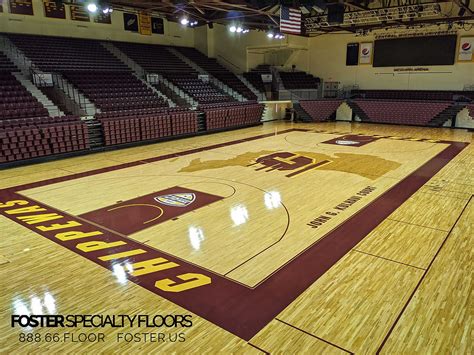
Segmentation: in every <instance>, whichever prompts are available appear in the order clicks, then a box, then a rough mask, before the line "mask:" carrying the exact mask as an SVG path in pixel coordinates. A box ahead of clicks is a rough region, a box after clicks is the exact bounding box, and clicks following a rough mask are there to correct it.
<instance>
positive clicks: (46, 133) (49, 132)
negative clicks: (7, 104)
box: [0, 116, 89, 163]
mask: <svg viewBox="0 0 474 355" xmlns="http://www.w3.org/2000/svg"><path fill="white" fill-rule="evenodd" d="M0 143H1V150H0V163H5V162H11V161H17V160H23V159H30V158H36V157H42V156H47V155H51V154H60V153H67V152H72V151H77V150H83V149H88V148H89V139H88V130H87V125H86V124H84V123H83V122H82V121H81V120H80V118H79V117H77V116H63V117H38V118H27V119H16V120H1V121H0Z"/></svg>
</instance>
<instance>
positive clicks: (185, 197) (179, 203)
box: [155, 192, 196, 207]
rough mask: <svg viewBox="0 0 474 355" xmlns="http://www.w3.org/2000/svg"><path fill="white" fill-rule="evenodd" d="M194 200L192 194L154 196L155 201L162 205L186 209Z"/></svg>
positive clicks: (194, 196)
mask: <svg viewBox="0 0 474 355" xmlns="http://www.w3.org/2000/svg"><path fill="white" fill-rule="evenodd" d="M195 200H196V195H195V194H193V193H186V192H183V193H176V194H169V195H162V196H156V197H155V201H156V202H158V203H161V204H162V205H166V206H172V207H186V206H189V205H190V204H191V203H193V202H194V201H195Z"/></svg>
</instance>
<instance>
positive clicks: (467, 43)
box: [458, 37, 474, 62]
mask: <svg viewBox="0 0 474 355" xmlns="http://www.w3.org/2000/svg"><path fill="white" fill-rule="evenodd" d="M473 48H474V37H461V38H460V39H459V50H458V62H472V61H473V60H474V57H473V53H472V52H473Z"/></svg>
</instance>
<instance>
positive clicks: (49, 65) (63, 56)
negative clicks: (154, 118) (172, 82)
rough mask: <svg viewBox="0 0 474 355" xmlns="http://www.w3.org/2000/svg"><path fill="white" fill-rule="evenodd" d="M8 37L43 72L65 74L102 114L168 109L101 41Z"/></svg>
mask: <svg viewBox="0 0 474 355" xmlns="http://www.w3.org/2000/svg"><path fill="white" fill-rule="evenodd" d="M8 36H9V38H10V39H11V40H12V42H13V43H14V44H15V45H16V46H18V47H19V48H20V49H21V50H22V51H23V52H24V53H25V55H26V56H27V57H28V58H30V59H31V60H32V62H33V63H34V64H35V65H36V66H37V67H38V68H39V69H40V70H44V71H49V72H58V73H61V74H62V75H63V76H64V77H65V78H66V79H67V80H68V81H69V82H70V83H72V84H73V85H74V86H75V87H76V88H78V89H79V91H80V92H81V93H82V94H84V95H85V96H86V97H87V98H88V99H90V100H91V101H92V102H93V103H94V104H95V105H96V107H97V108H99V109H100V110H101V111H119V110H127V109H137V108H154V107H163V106H167V102H166V101H165V100H164V99H163V98H162V97H161V96H159V95H158V94H157V93H156V92H154V91H153V90H151V89H150V88H149V87H147V86H146V85H145V84H144V83H143V82H142V81H141V80H140V79H138V78H137V77H136V76H134V75H133V74H132V72H131V71H130V69H129V68H128V67H127V66H126V65H125V64H123V63H122V62H121V61H120V60H119V59H118V58H116V57H115V56H114V55H112V54H111V53H110V52H109V51H108V50H107V49H105V48H104V47H103V46H102V45H101V43H100V42H99V41H95V40H86V39H74V38H61V37H47V36H30V35H8Z"/></svg>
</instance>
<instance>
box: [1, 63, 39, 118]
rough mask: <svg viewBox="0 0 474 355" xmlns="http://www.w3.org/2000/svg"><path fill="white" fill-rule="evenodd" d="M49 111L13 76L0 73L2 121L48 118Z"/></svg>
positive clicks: (4, 72) (7, 73)
mask: <svg viewBox="0 0 474 355" xmlns="http://www.w3.org/2000/svg"><path fill="white" fill-rule="evenodd" d="M47 115H48V110H46V109H45V108H44V107H43V105H42V104H41V103H40V102H38V100H37V99H36V98H35V97H34V96H33V95H32V94H31V93H30V92H29V91H28V90H26V88H25V87H24V86H23V85H22V84H21V83H20V82H19V81H18V80H17V79H16V78H15V76H13V75H12V74H11V73H9V72H6V71H3V72H0V120H2V119H10V118H25V117H39V116H47Z"/></svg>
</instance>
